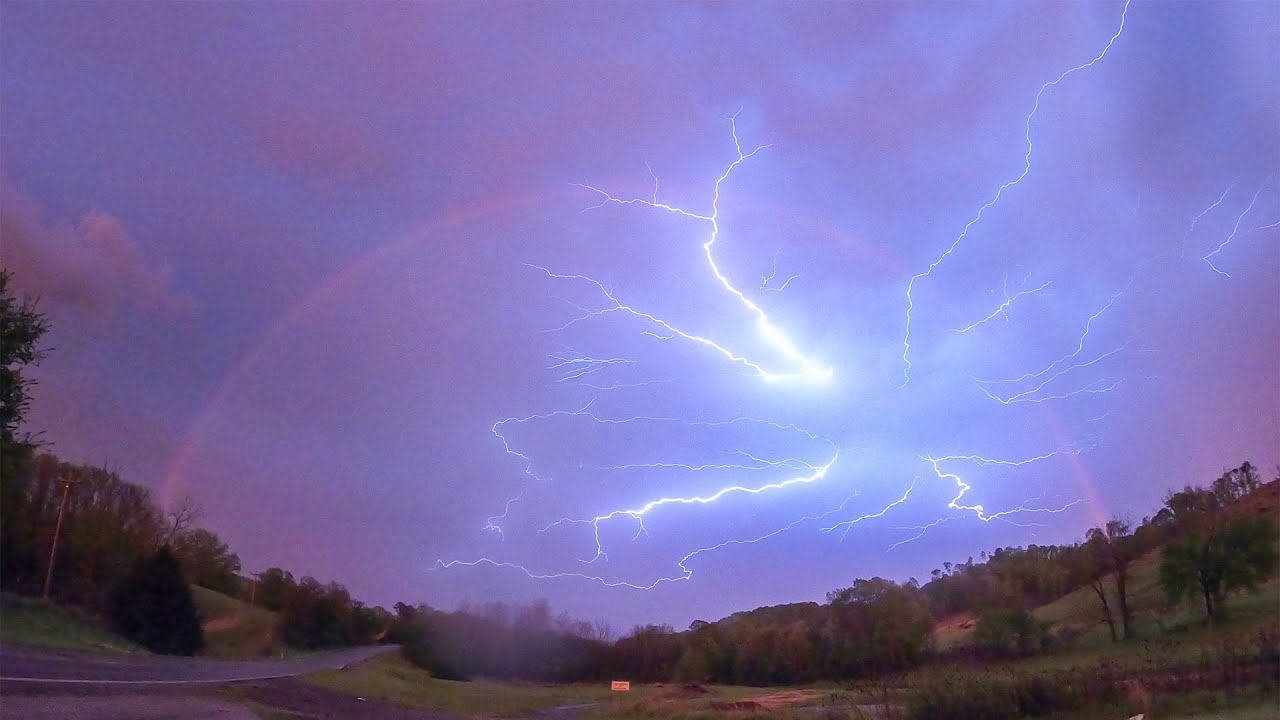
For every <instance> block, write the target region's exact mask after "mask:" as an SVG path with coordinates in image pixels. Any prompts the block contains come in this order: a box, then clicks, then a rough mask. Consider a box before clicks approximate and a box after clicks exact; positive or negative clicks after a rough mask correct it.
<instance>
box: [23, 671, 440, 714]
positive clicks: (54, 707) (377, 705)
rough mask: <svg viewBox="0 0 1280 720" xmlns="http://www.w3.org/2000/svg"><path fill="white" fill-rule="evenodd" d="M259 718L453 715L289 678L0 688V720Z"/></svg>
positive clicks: (38, 684)
mask: <svg viewBox="0 0 1280 720" xmlns="http://www.w3.org/2000/svg"><path fill="white" fill-rule="evenodd" d="M266 709H269V711H268V710H266ZM259 713H261V714H259ZM260 717H268V718H276V717H278V718H291V719H296V720H331V719H336V718H350V720H379V719H383V718H385V720H458V718H459V716H456V715H450V714H447V713H441V712H436V711H427V710H410V709H406V708H402V707H397V706H395V705H389V704H387V703H382V702H378V701H376V700H369V699H361V698H359V697H356V696H352V695H347V694H344V693H341V692H338V691H334V690H329V689H326V688H321V687H316V686H313V685H308V684H306V683H303V682H299V681H298V680H294V679H292V678H281V679H276V680H254V681H247V682H240V683H232V684H227V685H218V684H216V683H211V684H202V685H197V686H193V685H176V684H175V685H167V686H155V685H79V684H75V685H72V684H48V683H43V684H42V683H21V684H12V683H0V718H4V719H5V720H9V719H10V718H12V719H13V720H18V719H19V718H30V719H31V720H53V719H54V718H57V719H58V720H126V719H127V720H161V719H162V718H163V719H164V720H168V719H169V718H192V719H194V720H258V719H259V718H260Z"/></svg>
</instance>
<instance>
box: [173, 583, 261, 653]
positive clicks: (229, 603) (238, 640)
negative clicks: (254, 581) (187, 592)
mask: <svg viewBox="0 0 1280 720" xmlns="http://www.w3.org/2000/svg"><path fill="white" fill-rule="evenodd" d="M191 596H192V599H194V600H195V603H196V611H197V612H199V613H200V621H201V623H202V624H203V625H204V627H205V634H204V644H205V650H204V654H205V655H208V656H211V657H216V658H224V659H242V658H255V657H267V656H270V655H279V654H281V648H280V647H279V643H278V642H277V639H276V625H277V616H276V613H274V612H271V611H270V610H267V609H265V608H259V607H250V606H249V605H248V604H246V603H244V602H241V601H240V600H237V599H236V598H233V597H231V596H229V595H223V594H222V593H220V592H215V591H213V590H209V589H208V588H203V587H200V586H198V585H192V586H191Z"/></svg>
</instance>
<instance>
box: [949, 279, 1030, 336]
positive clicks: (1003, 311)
mask: <svg viewBox="0 0 1280 720" xmlns="http://www.w3.org/2000/svg"><path fill="white" fill-rule="evenodd" d="M1052 284H1053V281H1052V280H1049V281H1046V282H1045V283H1044V284H1043V285H1041V286H1040V287H1036V288H1032V289H1030V290H1020V291H1018V292H1016V293H1014V294H1013V295H1010V294H1009V280H1008V278H1006V279H1005V282H1004V302H1003V303H1001V304H1000V307H998V308H996V309H995V310H994V311H993V312H992V313H991V314H990V315H988V316H986V317H984V318H982V319H981V320H978V321H977V322H974V323H971V324H969V325H967V326H965V327H962V328H952V330H951V332H957V333H967V332H969V331H970V330H972V329H974V328H976V327H978V326H979V325H984V324H986V323H988V322H990V321H992V320H995V319H996V318H997V317H1000V316H1001V315H1003V316H1004V319H1005V322H1008V321H1009V306H1010V305H1012V304H1013V303H1014V301H1015V300H1017V299H1018V298H1020V297H1023V296H1025V295H1035V294H1036V293H1039V292H1042V291H1044V290H1047V289H1049V286H1050V285H1052Z"/></svg>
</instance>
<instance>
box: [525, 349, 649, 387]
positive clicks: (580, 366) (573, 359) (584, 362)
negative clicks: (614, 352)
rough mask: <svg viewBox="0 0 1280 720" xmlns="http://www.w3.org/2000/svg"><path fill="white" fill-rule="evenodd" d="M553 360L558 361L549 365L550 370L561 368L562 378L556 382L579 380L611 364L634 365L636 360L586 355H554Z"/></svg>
mask: <svg viewBox="0 0 1280 720" xmlns="http://www.w3.org/2000/svg"><path fill="white" fill-rule="evenodd" d="M551 359H552V360H556V361H557V362H556V363H555V364H553V365H551V366H549V367H548V368H547V369H548V370H561V369H562V368H563V370H561V375H560V379H558V380H556V382H568V381H570V380H577V379H578V378H580V377H582V376H584V375H590V374H592V373H597V372H599V371H601V370H603V369H604V368H606V367H608V366H610V365H634V364H636V361H635V360H632V359H630V358H595V357H589V356H585V355H552V356H551Z"/></svg>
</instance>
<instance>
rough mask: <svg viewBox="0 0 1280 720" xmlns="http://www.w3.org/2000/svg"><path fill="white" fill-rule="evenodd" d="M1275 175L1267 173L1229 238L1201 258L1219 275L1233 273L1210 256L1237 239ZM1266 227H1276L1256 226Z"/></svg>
mask: <svg viewBox="0 0 1280 720" xmlns="http://www.w3.org/2000/svg"><path fill="white" fill-rule="evenodd" d="M1274 176H1275V173H1271V174H1269V175H1267V177H1266V178H1265V179H1264V180H1263V181H1262V184H1261V185H1259V186H1258V189H1257V191H1255V192H1254V193H1253V199H1251V200H1250V201H1249V204H1248V206H1246V207H1245V209H1244V212H1242V213H1240V214H1239V215H1238V216H1237V217H1236V224H1235V225H1234V226H1233V227H1232V228H1231V234H1230V235H1228V236H1227V239H1226V240H1223V241H1222V242H1221V243H1220V244H1219V245H1218V246H1217V247H1216V248H1214V249H1213V250H1212V251H1211V252H1210V253H1209V254H1207V255H1205V256H1204V257H1202V258H1200V259H1201V260H1203V261H1205V263H1206V264H1207V265H1208V266H1209V267H1211V268H1213V271H1214V272H1216V273H1218V274H1219V275H1221V276H1223V277H1231V274H1230V273H1228V272H1227V271H1225V270H1222V269H1220V268H1219V267H1218V266H1217V265H1214V264H1213V260H1210V258H1212V257H1213V256H1214V255H1217V254H1218V253H1220V252H1222V251H1223V249H1225V248H1226V247H1227V245H1230V244H1231V241H1232V240H1235V239H1236V235H1239V234H1240V223H1242V222H1244V219H1245V217H1246V216H1248V214H1249V213H1250V211H1252V210H1253V206H1254V205H1255V204H1256V203H1257V202H1258V196H1259V195H1261V194H1262V191H1263V189H1265V188H1266V187H1267V185H1268V184H1269V183H1270V182H1271V178H1272V177H1274ZM1223 197H1226V194H1225V193H1224V194H1223ZM1218 202H1222V200H1219V201H1218ZM1265 227H1274V225H1271V226H1264V227H1263V228H1255V230H1262V229H1264V228H1265Z"/></svg>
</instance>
